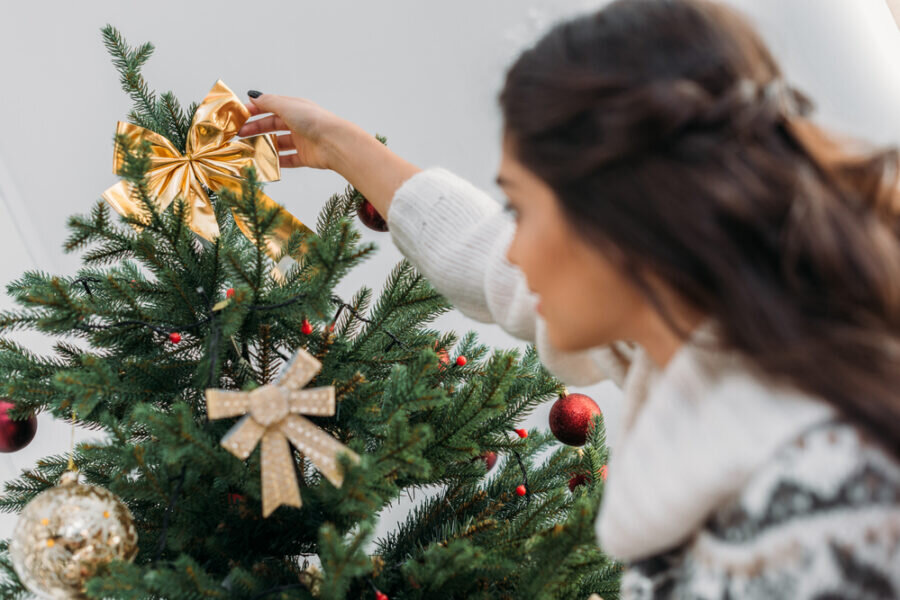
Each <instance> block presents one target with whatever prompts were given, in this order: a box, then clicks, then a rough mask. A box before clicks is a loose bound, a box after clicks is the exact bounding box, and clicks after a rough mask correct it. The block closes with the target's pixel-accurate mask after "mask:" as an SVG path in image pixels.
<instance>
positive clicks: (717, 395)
mask: <svg viewBox="0 0 900 600" xmlns="http://www.w3.org/2000/svg"><path fill="white" fill-rule="evenodd" d="M719 340H720V329H719V326H718V325H717V323H716V322H715V321H713V320H711V319H708V320H706V321H704V322H703V323H701V324H700V325H698V326H697V327H695V329H694V330H693V331H692V333H691V335H690V337H689V339H688V340H687V341H686V342H684V343H683V344H682V346H680V347H679V349H678V350H677V351H676V353H675V354H674V355H673V356H672V358H671V359H670V360H669V362H668V363H667V364H666V366H665V367H664V368H663V369H659V368H658V367H657V366H656V365H655V363H654V362H653V361H652V359H651V358H650V357H649V355H647V353H646V351H644V350H643V349H642V348H639V349H638V351H637V353H636V355H635V360H634V363H633V365H632V367H631V368H630V369H629V372H628V375H627V377H626V379H625V382H624V392H625V401H626V407H625V418H624V421H623V430H622V433H621V434H620V436H619V440H618V443H617V445H616V447H614V448H612V450H611V460H610V464H609V476H608V479H607V482H606V489H605V490H604V496H603V501H602V505H601V509H600V515H599V517H598V519H597V534H598V537H599V541H600V544H601V546H602V547H603V549H604V550H605V551H606V552H608V553H609V554H611V555H613V556H616V557H617V558H619V559H622V560H635V559H638V558H643V557H646V556H650V555H653V554H655V553H658V552H661V551H663V550H666V549H669V548H672V547H674V546H676V545H678V544H679V543H682V542H685V541H687V539H688V538H689V537H690V536H691V535H692V534H693V533H695V532H696V531H697V530H699V529H700V528H701V527H702V524H703V522H704V521H705V520H706V519H707V518H708V517H709V516H710V515H711V514H712V513H713V512H714V510H715V509H716V507H717V506H719V505H720V504H722V503H723V502H724V500H725V499H727V498H728V497H730V496H732V495H734V494H735V493H737V492H738V491H739V490H740V488H741V487H742V486H743V485H745V483H746V481H747V480H748V478H749V477H750V476H751V475H752V473H753V472H754V471H756V469H758V468H759V467H760V466H762V465H763V464H764V463H765V462H766V460H767V459H769V458H770V457H771V455H772V454H773V453H774V452H775V451H776V450H777V449H778V448H779V447H780V446H781V445H782V444H784V443H786V442H788V441H789V440H790V439H791V438H792V437H794V436H796V435H798V434H799V433H800V432H801V431H802V430H803V429H805V428H807V427H809V426H811V425H813V424H815V423H817V422H820V421H822V420H824V419H827V418H829V417H831V416H832V415H833V413H834V409H833V408H832V407H831V406H830V405H829V404H827V403H825V402H824V401H822V400H820V399H818V398H816V397H813V396H810V395H807V394H805V393H802V392H800V391H799V390H797V389H796V388H793V387H790V386H786V385H780V384H777V383H775V382H773V381H771V380H769V379H767V378H766V377H765V375H764V374H762V373H761V372H760V371H759V370H758V369H757V368H756V367H755V366H754V365H752V364H751V362H750V361H749V360H748V359H745V358H743V357H742V356H741V355H740V354H739V353H737V352H736V351H730V350H723V349H716V347H715V344H716V343H717V342H718V341H719Z"/></svg>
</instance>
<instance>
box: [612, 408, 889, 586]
mask: <svg viewBox="0 0 900 600" xmlns="http://www.w3.org/2000/svg"><path fill="white" fill-rule="evenodd" d="M621 597H622V598H623V599H624V600H651V599H652V600H659V599H664V598H689V599H696V600H725V599H731V598H747V599H749V600H755V599H760V600H762V599H766V600H779V599H788V598H790V599H798V600H807V599H808V600H832V599H834V600H836V599H838V598H841V599H860V600H876V599H877V600H882V599H890V598H900V462H898V461H897V459H896V458H895V457H893V456H891V455H890V454H889V453H888V452H887V451H886V450H885V449H883V448H882V447H881V446H880V445H878V444H877V443H876V442H875V441H874V440H873V439H872V438H870V437H869V436H867V435H865V434H864V433H862V432H861V431H860V430H859V429H858V428H857V427H855V426H853V425H852V424H850V423H848V422H845V421H840V420H836V421H829V422H826V423H820V424H818V425H816V426H814V427H812V428H810V429H808V430H807V431H806V432H804V433H803V434H802V435H800V436H798V437H797V438H796V440H795V441H794V442H793V443H791V444H789V445H787V446H785V447H784V448H782V449H781V450H780V451H779V452H778V453H777V454H776V455H775V456H774V457H773V460H772V461H771V462H770V463H769V464H767V465H766V466H765V467H764V468H762V469H760V471H759V472H758V473H756V474H754V476H753V477H752V478H751V479H750V480H749V481H748V483H747V485H746V486H745V487H744V488H742V489H741V491H740V493H739V494H738V495H737V496H736V497H735V498H733V499H731V500H730V501H728V502H726V503H724V504H723V505H722V506H721V507H720V508H718V509H717V510H716V512H715V513H714V514H713V515H712V516H711V518H710V519H709V520H708V521H707V523H706V525H705V526H704V528H703V529H702V530H701V531H700V532H698V533H697V534H696V535H695V536H693V537H692V538H691V539H690V540H689V541H688V542H686V543H685V544H683V545H681V546H680V547H678V548H675V549H672V550H669V551H667V552H665V553H661V554H658V555H656V556H652V557H649V558H646V559H643V560H640V561H634V562H632V563H630V564H629V565H628V568H627V569H626V572H625V574H624V575H623V579H622V589H621Z"/></svg>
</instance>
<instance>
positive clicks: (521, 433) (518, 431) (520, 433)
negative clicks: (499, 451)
mask: <svg viewBox="0 0 900 600" xmlns="http://www.w3.org/2000/svg"><path fill="white" fill-rule="evenodd" d="M515 432H516V435H518V436H519V437H520V438H522V439H523V440H524V439H525V438H527V437H528V430H527V429H516V430H515Z"/></svg>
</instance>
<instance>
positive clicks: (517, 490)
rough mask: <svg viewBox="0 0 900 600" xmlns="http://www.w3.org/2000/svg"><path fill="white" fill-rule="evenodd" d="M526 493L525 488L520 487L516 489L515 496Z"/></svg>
mask: <svg viewBox="0 0 900 600" xmlns="http://www.w3.org/2000/svg"><path fill="white" fill-rule="evenodd" d="M527 493H528V490H527V489H526V488H525V486H524V485H520V486H519V487H517V488H516V494H517V495H519V496H524V495H525V494H527Z"/></svg>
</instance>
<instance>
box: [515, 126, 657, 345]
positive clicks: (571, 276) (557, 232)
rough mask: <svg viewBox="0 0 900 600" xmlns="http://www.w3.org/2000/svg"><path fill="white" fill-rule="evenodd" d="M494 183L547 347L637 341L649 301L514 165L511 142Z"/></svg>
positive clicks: (551, 198) (554, 201)
mask: <svg viewBox="0 0 900 600" xmlns="http://www.w3.org/2000/svg"><path fill="white" fill-rule="evenodd" d="M497 179H498V181H497V183H498V184H499V185H500V186H501V187H502V188H503V191H504V192H505V194H506V197H507V199H508V202H509V204H510V206H511V208H512V209H513V211H512V212H513V215H514V216H515V220H516V231H515V235H514V236H513V239H512V242H510V245H509V249H508V250H507V254H506V258H507V260H508V261H509V262H510V263H512V264H514V265H518V267H519V268H520V269H521V270H522V272H523V273H524V275H525V278H526V280H527V282H528V288H529V289H530V290H531V291H532V292H534V293H536V294H537V295H538V296H539V298H540V301H539V305H538V306H539V313H540V314H541V316H542V317H543V318H544V321H545V322H546V324H547V336H548V338H549V340H550V343H551V344H553V346H555V347H556V348H558V349H560V350H565V351H573V350H582V349H586V348H591V347H593V346H599V345H603V344H608V343H610V342H612V341H615V340H623V339H634V338H635V335H634V334H635V333H636V328H638V325H639V323H640V322H641V321H642V320H644V319H646V318H647V316H648V306H649V305H648V304H647V302H646V300H645V299H644V297H643V296H642V295H641V294H640V292H639V291H638V290H637V288H636V287H635V286H634V284H632V283H631V282H630V280H628V279H627V278H625V277H624V276H622V275H621V274H620V273H619V272H618V271H617V270H616V269H615V268H614V267H613V266H612V263H610V262H609V261H608V260H607V259H606V258H604V256H603V254H602V253H601V252H600V251H599V250H598V249H596V248H595V247H593V246H590V245H588V244H587V243H586V242H584V241H582V239H581V238H580V237H579V235H578V234H577V233H576V232H575V231H574V230H573V229H572V228H571V227H570V225H569V224H568V223H567V222H566V221H565V219H564V218H563V214H562V212H561V210H560V207H559V203H558V201H557V198H556V195H555V194H554V192H553V191H552V190H551V189H550V188H549V187H548V186H547V185H546V184H545V183H544V182H543V181H541V180H540V179H538V178H537V177H536V176H535V175H534V174H532V173H531V172H530V171H528V170H527V169H526V168H525V167H524V166H523V165H522V164H521V163H519V162H518V161H517V160H516V159H515V156H514V154H513V149H512V146H511V144H510V142H509V141H508V137H506V138H505V139H504V143H503V153H502V158H501V161H500V168H499V170H498V178H497Z"/></svg>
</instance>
